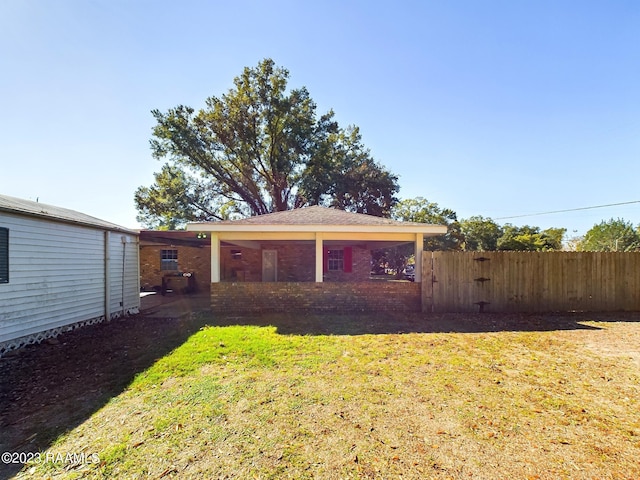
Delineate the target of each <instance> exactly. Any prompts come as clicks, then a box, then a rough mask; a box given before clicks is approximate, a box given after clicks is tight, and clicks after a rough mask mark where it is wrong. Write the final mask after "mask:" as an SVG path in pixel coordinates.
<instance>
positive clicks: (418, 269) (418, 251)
mask: <svg viewBox="0 0 640 480" xmlns="http://www.w3.org/2000/svg"><path fill="white" fill-rule="evenodd" d="M423 248H424V235H423V234H422V233H416V243H415V257H416V266H415V274H416V280H415V281H416V282H422V249H423Z"/></svg>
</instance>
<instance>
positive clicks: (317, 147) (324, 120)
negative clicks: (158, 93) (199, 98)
mask: <svg viewBox="0 0 640 480" xmlns="http://www.w3.org/2000/svg"><path fill="white" fill-rule="evenodd" d="M288 78H289V72H288V71H287V70H286V69H284V68H281V67H277V66H276V65H275V64H274V62H273V60H271V59H265V60H263V61H262V62H260V63H259V64H258V66H257V67H255V68H248V67H247V68H245V69H244V71H243V73H242V75H240V76H238V77H236V78H235V80H234V87H233V88H231V89H230V90H229V91H228V92H227V93H226V94H223V95H222V96H221V97H220V98H218V97H215V96H213V97H210V98H208V99H207V100H206V107H205V108H203V109H201V110H199V111H197V112H196V110H195V109H193V108H191V107H187V106H183V105H180V106H177V107H175V108H172V109H170V110H168V111H167V112H160V111H159V110H153V112H152V114H153V116H154V117H155V119H156V121H157V124H156V126H155V127H154V129H153V138H152V140H151V148H152V152H153V156H154V157H155V158H157V159H159V160H164V161H166V163H165V164H164V165H163V167H162V168H161V171H160V172H159V173H156V174H155V183H154V184H153V185H152V186H150V187H140V188H138V190H137V191H136V193H135V203H136V206H137V208H138V211H139V216H138V219H139V221H141V222H143V223H145V224H146V225H147V226H151V227H158V226H164V227H168V228H176V227H178V226H180V225H181V224H183V223H185V222H187V221H202V220H206V221H213V220H221V219H226V218H233V217H234V216H250V215H261V214H265V213H271V212H277V211H283V210H288V209H292V208H298V207H302V206H306V205H326V206H334V207H336V208H340V209H344V210H347V211H353V212H358V213H368V214H371V215H377V216H388V215H389V214H390V211H391V207H392V206H393V205H394V203H395V202H396V201H397V199H396V198H395V194H396V193H397V191H398V188H399V187H398V183H397V177H396V176H395V175H393V174H392V173H390V172H389V171H388V170H387V169H385V168H384V167H383V166H382V165H380V164H379V163H378V162H376V161H375V160H374V159H373V158H372V156H371V153H370V151H369V150H368V149H366V148H365V147H364V145H363V144H362V139H361V135H360V133H359V130H358V128H357V127H355V126H350V127H348V128H346V129H343V128H341V127H340V126H339V125H338V123H337V122H336V121H335V119H334V114H333V112H332V111H329V112H328V113H326V114H323V115H321V116H318V115H317V114H316V104H315V103H314V102H313V100H312V99H311V97H310V96H309V92H308V91H307V90H306V88H304V87H302V88H298V89H292V90H287V81H288Z"/></svg>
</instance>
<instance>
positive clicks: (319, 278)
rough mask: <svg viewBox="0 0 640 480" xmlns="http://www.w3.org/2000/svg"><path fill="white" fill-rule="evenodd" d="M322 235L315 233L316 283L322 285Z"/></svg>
mask: <svg viewBox="0 0 640 480" xmlns="http://www.w3.org/2000/svg"><path fill="white" fill-rule="evenodd" d="M322 246H323V242H322V233H321V232H316V282H317V283H322V273H323V259H324V248H323V247H322Z"/></svg>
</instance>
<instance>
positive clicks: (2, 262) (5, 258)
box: [0, 228, 9, 283]
mask: <svg viewBox="0 0 640 480" xmlns="http://www.w3.org/2000/svg"><path fill="white" fill-rule="evenodd" d="M0 283H9V229H8V228H0Z"/></svg>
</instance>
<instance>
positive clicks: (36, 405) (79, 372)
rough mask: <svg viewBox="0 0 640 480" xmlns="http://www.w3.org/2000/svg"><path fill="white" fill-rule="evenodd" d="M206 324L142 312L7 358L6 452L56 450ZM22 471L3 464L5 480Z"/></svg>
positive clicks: (2, 398)
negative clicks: (69, 433)
mask: <svg viewBox="0 0 640 480" xmlns="http://www.w3.org/2000/svg"><path fill="white" fill-rule="evenodd" d="M202 321H203V320H202V317H198V316H189V315H187V316H185V317H183V318H181V319H177V318H153V317H151V316H148V315H147V316H145V315H139V316H135V317H130V318H127V319H119V320H112V321H111V322H105V323H102V324H98V325H92V326H89V327H84V328H79V329H76V330H74V331H71V332H67V333H64V334H62V335H60V336H58V337H57V338H55V339H52V340H49V341H45V342H43V343H41V344H39V345H32V346H28V347H24V348H22V349H19V350H17V351H15V352H11V353H9V354H8V355H6V356H5V357H3V358H0V452H10V453H36V452H38V451H42V450H44V449H46V448H48V447H49V446H50V445H51V444H52V442H53V441H54V440H55V439H56V438H58V437H59V436H60V435H61V434H63V433H65V432H67V431H70V430H72V429H73V428H75V427H76V426H77V425H79V424H81V423H82V422H84V421H85V420H86V419H87V418H89V417H90V416H91V415H92V414H93V413H94V412H96V411H98V410H99V409H100V408H101V407H102V406H104V405H105V404H106V403H107V402H108V401H109V400H110V399H112V398H113V397H116V396H117V395H119V394H120V393H121V392H122V391H123V390H125V389H126V387H127V386H128V385H129V384H130V383H131V381H132V380H133V379H134V377H135V376H136V375H137V374H138V373H140V372H143V371H144V370H146V369H147V368H149V367H150V366H151V365H153V363H154V362H155V361H156V360H158V359H160V358H162V357H163V356H165V355H167V354H168V353H169V352H171V351H172V350H173V349H175V348H176V347H178V346H180V345H181V344H183V343H184V342H185V341H186V340H187V339H188V338H189V336H191V335H192V334H193V333H195V332H197V331H198V330H199V329H200V328H201V327H202V326H203V324H202ZM104 433H105V435H108V432H104ZM65 453H71V454H73V453H76V454H80V453H82V452H65ZM85 453H86V452H85ZM89 453H94V452H89ZM95 453H99V452H95ZM16 458H19V457H16ZM22 467H23V465H22V464H21V463H7V462H0V479H4V478H10V477H12V476H14V475H15V474H16V473H18V472H19V471H20V469H21V468H22Z"/></svg>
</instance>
